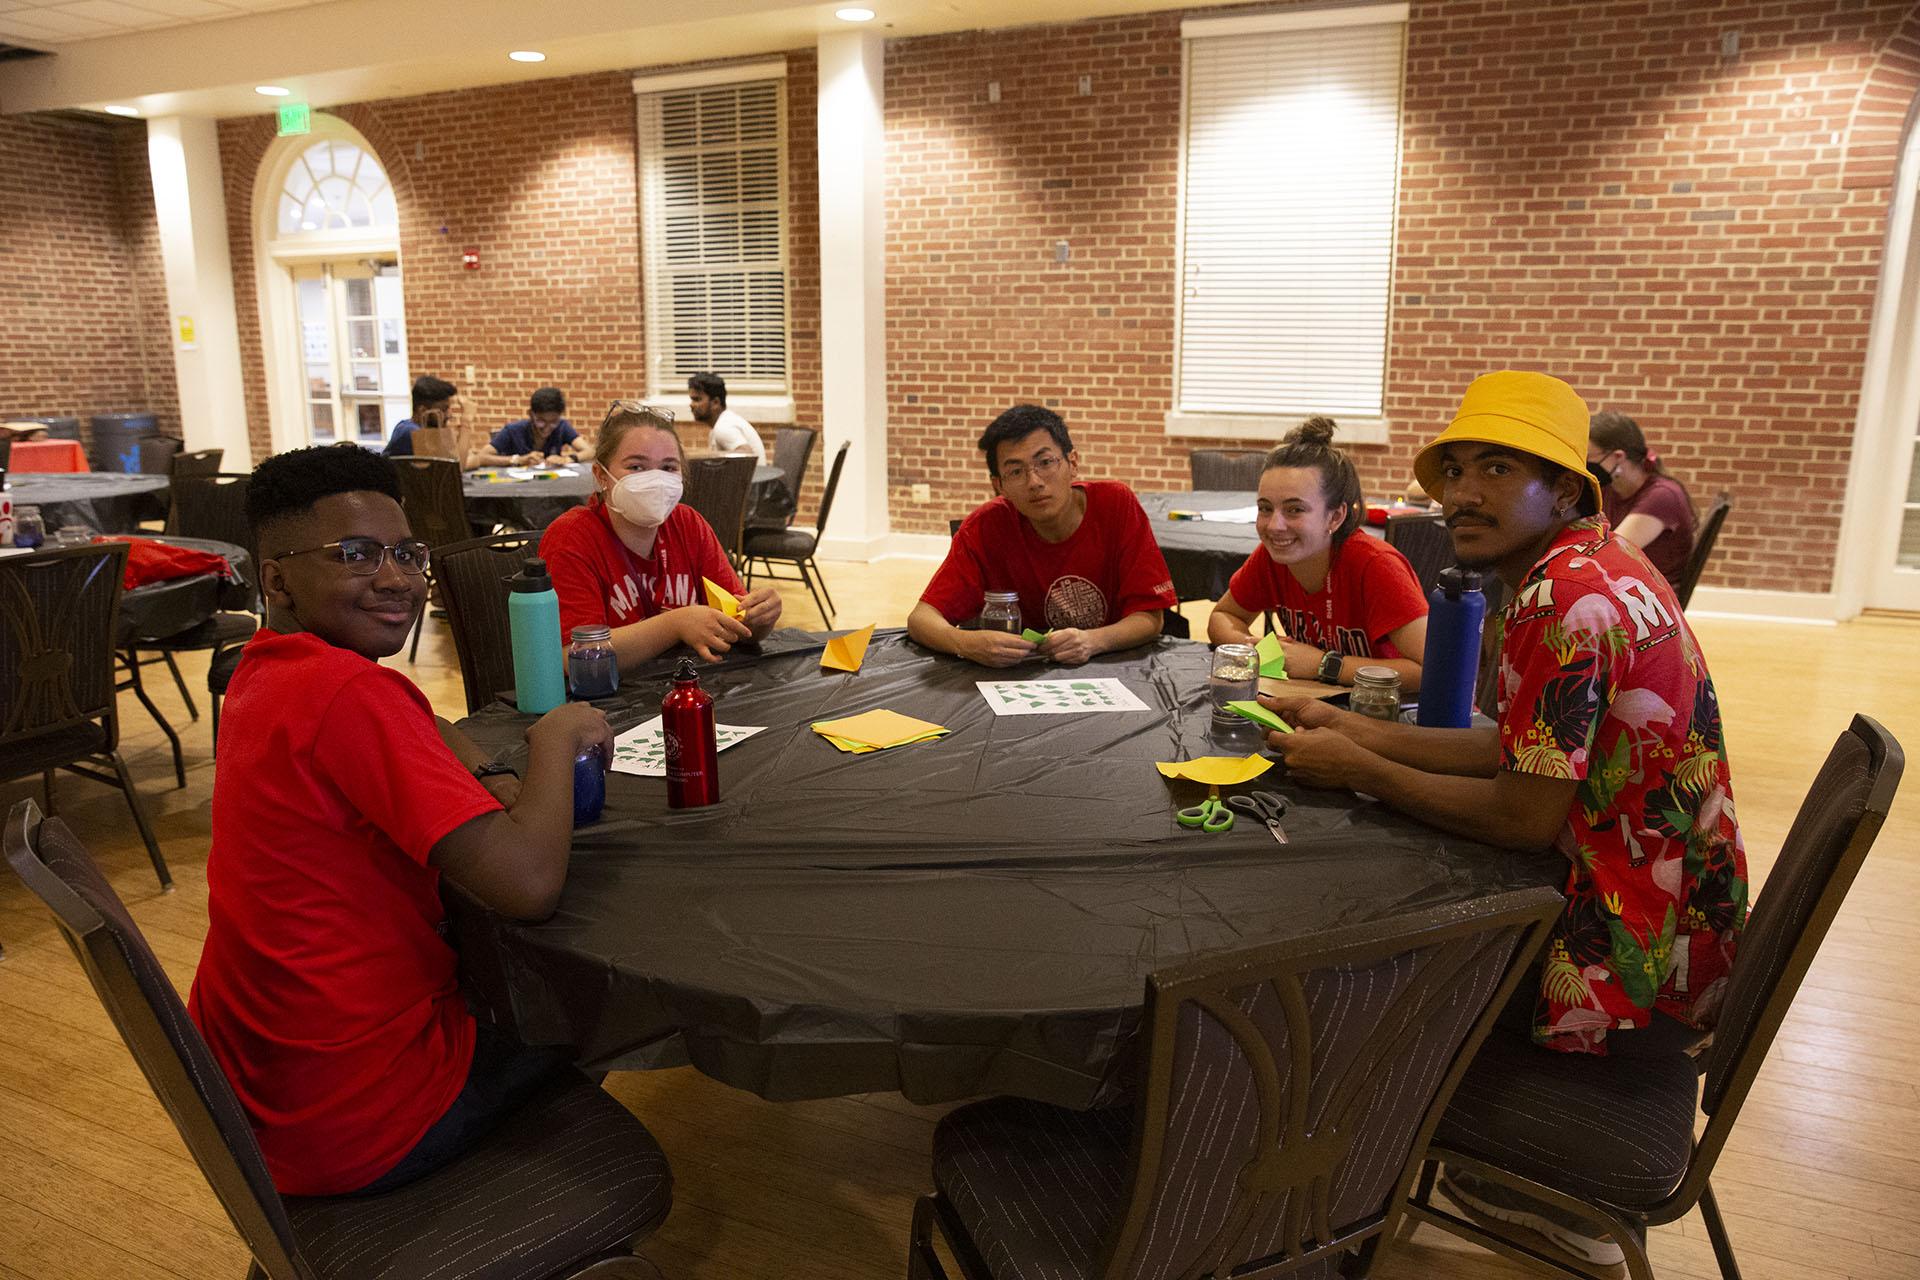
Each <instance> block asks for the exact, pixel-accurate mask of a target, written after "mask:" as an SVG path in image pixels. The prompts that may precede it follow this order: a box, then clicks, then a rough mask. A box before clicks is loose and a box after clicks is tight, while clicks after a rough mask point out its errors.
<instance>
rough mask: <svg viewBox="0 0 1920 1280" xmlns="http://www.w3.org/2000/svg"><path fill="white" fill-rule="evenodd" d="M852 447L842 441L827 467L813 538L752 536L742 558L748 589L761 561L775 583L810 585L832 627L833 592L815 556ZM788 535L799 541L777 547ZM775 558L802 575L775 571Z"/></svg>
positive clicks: (782, 533)
mask: <svg viewBox="0 0 1920 1280" xmlns="http://www.w3.org/2000/svg"><path fill="white" fill-rule="evenodd" d="M852 447H853V444H852V442H851V441H842V442H841V445H840V447H839V448H838V449H836V450H834V454H833V465H832V466H831V467H830V468H828V470H827V487H826V488H825V489H823V490H822V491H821V493H820V519H819V521H818V523H816V524H815V525H814V527H813V532H812V535H811V536H810V537H809V536H806V535H805V534H804V532H803V531H796V530H792V529H787V530H782V531H780V532H777V533H771V534H756V535H752V536H749V537H748V539H747V541H746V545H745V547H744V548H743V550H742V557H741V558H742V560H743V561H744V562H745V563H744V566H743V569H744V574H745V577H746V580H747V588H748V590H752V588H753V562H754V561H755V560H758V561H760V563H761V564H763V565H765V566H766V571H765V573H764V574H763V575H762V576H764V577H766V578H769V579H771V580H772V581H774V582H798V583H800V584H801V585H802V586H804V587H806V589H807V592H808V594H809V595H811V596H812V597H813V604H814V607H815V608H817V609H819V610H820V616H821V617H822V618H823V619H825V621H826V624H827V625H828V626H829V627H831V626H832V625H833V595H832V594H831V593H830V592H829V591H828V590H827V577H826V575H825V574H823V573H821V572H820V565H819V564H818V563H817V562H816V561H815V560H814V558H813V556H814V553H815V552H816V551H818V550H819V549H820V539H821V538H822V537H823V536H825V534H826V532H827V516H828V515H829V514H831V513H832V511H833V495H834V494H835V493H836V492H838V491H839V488H840V470H841V468H843V467H844V466H846V464H847V450H848V449H851V448H852ZM788 538H798V539H799V541H797V542H795V543H793V544H792V546H791V547H784V546H783V547H781V548H780V549H778V550H776V549H774V548H775V545H776V544H777V543H780V542H781V541H782V540H784V539H788ZM775 560H779V561H781V562H782V563H784V564H791V565H792V566H793V567H794V568H795V569H797V570H799V576H797V577H789V576H787V575H785V574H778V573H775V572H774V571H773V562H774V561H775Z"/></svg>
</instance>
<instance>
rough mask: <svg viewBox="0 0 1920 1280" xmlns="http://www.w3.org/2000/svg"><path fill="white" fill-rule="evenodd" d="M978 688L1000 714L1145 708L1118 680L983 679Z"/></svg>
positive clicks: (1068, 712)
mask: <svg viewBox="0 0 1920 1280" xmlns="http://www.w3.org/2000/svg"><path fill="white" fill-rule="evenodd" d="M975 687H977V688H978V689H979V690H980V696H981V697H983V698H985V699H986V700H987V705H988V706H990V707H992V708H993V713H994V714H995V715H997V716H1056V715H1076V714H1079V713H1082V712H1088V711H1146V710H1148V709H1149V708H1148V706H1147V704H1146V703H1144V702H1142V701H1140V699H1139V698H1138V697H1137V696H1135V694H1134V692H1133V690H1131V689H1129V688H1127V686H1126V685H1124V684H1121V683H1120V682H1119V681H1118V680H1112V679H1103V680H1092V679H1088V680H1080V679H1074V678H1072V677H1068V678H1065V679H1052V680H982V681H980V682H979V683H978V684H977V685H976V686H975Z"/></svg>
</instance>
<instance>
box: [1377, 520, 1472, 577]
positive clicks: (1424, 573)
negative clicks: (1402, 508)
mask: <svg viewBox="0 0 1920 1280" xmlns="http://www.w3.org/2000/svg"><path fill="white" fill-rule="evenodd" d="M1387 545H1388V546H1390V547H1393V548H1394V549H1395V550H1397V551H1399V553H1400V554H1401V555H1403V556H1405V557H1406V558H1407V561H1408V562H1409V563H1410V564H1412V565H1413V576H1414V577H1415V578H1418V579H1419V580H1420V593H1421V594H1422V595H1426V594H1428V593H1430V592H1431V591H1432V590H1433V588H1434V584H1436V583H1437V582H1439V581H1440V571H1441V570H1442V569H1446V568H1449V567H1451V566H1452V565H1453V564H1454V563H1455V559H1454V554H1453V535H1452V534H1451V533H1449V532H1448V531H1447V525H1446V518H1445V517H1444V516H1441V515H1439V514H1438V513H1435V514H1431V515H1429V514H1424V513H1422V514H1419V515H1408V516H1389V517H1387Z"/></svg>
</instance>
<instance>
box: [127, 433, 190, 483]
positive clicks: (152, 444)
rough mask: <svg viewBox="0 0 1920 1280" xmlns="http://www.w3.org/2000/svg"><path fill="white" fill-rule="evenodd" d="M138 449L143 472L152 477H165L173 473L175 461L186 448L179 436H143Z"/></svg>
mask: <svg viewBox="0 0 1920 1280" xmlns="http://www.w3.org/2000/svg"><path fill="white" fill-rule="evenodd" d="M137 447H138V448H139V451H140V470H141V472H142V473H143V474H146V475H150V476H164V475H171V474H172V473H173V460H174V458H176V457H178V456H179V454H180V450H181V449H182V448H184V447H185V446H184V445H183V444H182V443H181V442H180V438H179V437H178V436H142V437H140V440H139V444H138V446H137Z"/></svg>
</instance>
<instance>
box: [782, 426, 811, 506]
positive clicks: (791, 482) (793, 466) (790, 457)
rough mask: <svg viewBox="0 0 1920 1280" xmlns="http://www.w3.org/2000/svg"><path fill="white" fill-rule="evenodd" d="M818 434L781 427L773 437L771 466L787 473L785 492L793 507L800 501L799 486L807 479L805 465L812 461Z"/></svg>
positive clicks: (809, 428) (800, 428) (809, 430)
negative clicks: (791, 496)
mask: <svg viewBox="0 0 1920 1280" xmlns="http://www.w3.org/2000/svg"><path fill="white" fill-rule="evenodd" d="M819 438H820V433H819V432H818V431H816V430H814V429H813V428H812V427H781V428H780V429H779V430H777V431H775V432H774V435H773V465H774V466H776V467H778V468H780V469H781V470H782V471H784V472H786V473H787V492H789V493H791V494H792V495H793V500H794V503H795V505H798V504H799V501H800V486H801V485H802V484H803V483H805V481H806V478H807V463H809V462H811V461H812V460H813V443H814V441H816V440H818V439H819Z"/></svg>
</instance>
